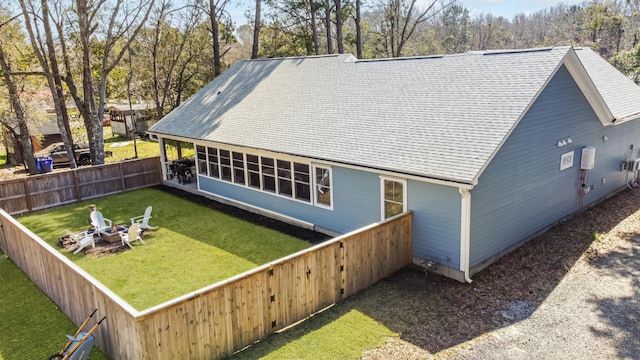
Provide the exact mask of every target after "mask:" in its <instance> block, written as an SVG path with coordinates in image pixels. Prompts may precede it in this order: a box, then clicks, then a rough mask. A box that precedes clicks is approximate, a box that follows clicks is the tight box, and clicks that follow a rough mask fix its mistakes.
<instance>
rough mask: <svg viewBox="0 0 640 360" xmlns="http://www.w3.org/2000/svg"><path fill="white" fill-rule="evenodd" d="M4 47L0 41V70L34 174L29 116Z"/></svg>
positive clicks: (28, 163) (5, 23)
mask: <svg viewBox="0 0 640 360" xmlns="http://www.w3.org/2000/svg"><path fill="white" fill-rule="evenodd" d="M16 18H18V16H14V17H12V18H11V19H9V20H7V21H5V22H4V23H2V24H0V30H3V29H2V28H3V27H4V26H5V25H7V24H8V23H9V22H10V21H12V20H14V19H16ZM0 40H1V39H0ZM3 47H4V44H3V43H2V42H1V41H0V70H2V75H3V77H4V82H5V84H6V86H7V89H8V90H9V100H10V102H11V107H12V108H13V111H14V113H15V116H16V120H17V123H18V129H19V130H20V135H19V137H18V138H19V139H20V148H21V149H22V155H23V157H22V159H23V161H24V162H26V164H27V170H28V171H29V174H31V175H33V174H36V173H37V172H38V169H37V166H36V160H35V157H34V155H33V144H32V143H31V135H30V134H29V127H28V126H27V118H26V116H25V112H24V109H23V108H22V103H21V102H20V94H19V93H18V89H17V87H16V82H15V80H14V78H13V74H12V72H11V69H10V67H9V63H8V61H7V58H6V56H5V53H4V50H3ZM8 128H9V129H11V131H13V129H12V128H11V127H10V126H8ZM14 135H15V134H14Z"/></svg>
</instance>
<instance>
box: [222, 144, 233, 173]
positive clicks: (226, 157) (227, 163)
mask: <svg viewBox="0 0 640 360" xmlns="http://www.w3.org/2000/svg"><path fill="white" fill-rule="evenodd" d="M220 178H221V179H222V180H226V181H231V180H232V175H231V152H230V151H229V150H222V149H220Z"/></svg>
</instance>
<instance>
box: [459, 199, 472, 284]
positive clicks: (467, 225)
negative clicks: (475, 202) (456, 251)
mask: <svg viewBox="0 0 640 360" xmlns="http://www.w3.org/2000/svg"><path fill="white" fill-rule="evenodd" d="M458 190H459V191H460V271H462V272H464V280H465V281H466V282H468V283H471V282H473V280H471V278H470V277H469V253H470V247H471V193H470V192H469V189H466V188H462V187H460V188H458Z"/></svg>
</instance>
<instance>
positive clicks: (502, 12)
mask: <svg viewBox="0 0 640 360" xmlns="http://www.w3.org/2000/svg"><path fill="white" fill-rule="evenodd" d="M0 1H2V0H0ZM365 1H366V2H372V1H368V0H365ZM458 1H460V2H461V3H462V4H463V5H464V6H465V7H466V8H467V9H469V12H470V14H471V16H473V15H477V14H480V13H491V14H493V15H494V16H503V17H505V18H507V19H511V18H513V16H515V15H517V14H520V13H525V14H531V13H534V12H536V11H538V10H542V9H546V8H549V7H551V6H553V5H557V4H559V3H561V2H563V3H565V4H569V5H573V4H579V3H582V2H583V1H584V0H566V1H558V0H458ZM254 2H255V0H231V1H229V4H228V5H227V8H226V9H227V11H228V12H229V13H230V14H231V17H232V19H233V21H234V22H235V23H236V26H240V25H243V24H246V23H247V18H246V16H245V10H246V9H247V8H249V7H250V6H251V5H249V4H253V3H254ZM420 2H424V3H425V4H426V3H427V2H430V0H418V3H420Z"/></svg>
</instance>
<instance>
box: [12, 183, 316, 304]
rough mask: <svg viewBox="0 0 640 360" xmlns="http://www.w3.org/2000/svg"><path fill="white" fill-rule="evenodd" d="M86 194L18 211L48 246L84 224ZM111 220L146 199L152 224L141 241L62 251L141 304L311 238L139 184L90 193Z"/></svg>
mask: <svg viewBox="0 0 640 360" xmlns="http://www.w3.org/2000/svg"><path fill="white" fill-rule="evenodd" d="M89 203H90V202H89V201H85V202H81V203H75V204H70V205H66V206H61V207H58V208H55V209H51V210H46V211H42V212H38V213H34V214H31V215H27V216H22V217H19V218H18V220H19V221H20V222H21V223H22V224H24V225H25V226H27V227H28V228H29V229H31V230H32V231H33V232H35V233H36V234H38V235H39V236H40V237H41V238H42V239H44V240H45V241H46V242H48V243H49V244H51V245H54V246H56V242H57V240H58V238H60V237H61V236H63V235H64V234H65V233H66V232H67V231H71V232H77V231H80V230H83V229H86V228H87V227H88V215H89V212H88V209H87V207H88V205H89ZM91 203H94V204H96V205H97V207H98V210H100V211H101V212H102V213H103V215H104V217H105V218H109V219H111V220H113V221H114V223H117V224H124V223H129V222H130V221H129V218H131V217H133V216H137V215H142V213H143V212H144V209H145V208H146V206H148V205H152V206H153V213H152V219H151V221H150V222H149V223H150V224H151V225H153V226H157V227H158V229H157V230H155V231H152V232H150V233H148V234H146V235H145V237H144V241H145V242H146V245H142V244H141V243H139V242H135V243H134V249H132V250H127V251H123V252H121V253H117V254H109V255H107V256H101V257H94V256H87V255H84V254H83V253H80V254H78V255H74V254H71V253H70V252H68V251H66V250H62V249H61V251H62V252H63V253H65V254H66V256H68V257H69V258H70V259H72V260H73V261H74V262H75V263H76V264H78V265H79V266H80V267H82V268H83V269H85V270H86V271H87V272H89V273H90V274H92V275H93V276H95V277H96V278H97V279H98V280H99V281H101V282H102V283H103V284H105V285H106V286H107V287H109V288H110V289H111V290H113V291H114V292H115V293H116V294H118V295H119V296H120V297H122V298H123V299H124V300H126V301H127V302H128V303H129V304H131V305H132V306H133V307H134V308H136V309H139V310H143V309H146V308H148V307H151V306H154V305H158V304H160V303H162V302H164V301H167V300H170V299H173V298H175V297H178V296H180V295H184V294H186V293H188V292H191V291H194V290H197V289H199V288H201V287H204V286H206V285H210V284H213V283H215V282H217V281H220V280H223V279H226V278H228V277H231V276H233V275H237V274H239V273H242V272H244V271H246V270H249V269H251V268H254V267H256V266H259V265H262V264H265V263H267V262H269V261H273V260H276V259H278V258H280V257H283V256H285V255H289V254H292V253H294V252H297V251H299V250H302V249H305V248H307V247H310V246H311V244H310V243H308V242H306V241H303V240H300V239H297V238H294V237H291V236H288V235H285V234H282V233H279V232H277V231H274V230H271V229H267V228H264V227H261V226H257V225H255V224H251V223H248V222H246V221H244V220H241V219H238V218H236V217H233V216H231V215H228V214H226V213H222V212H219V211H216V210H213V209H211V208H208V207H205V206H203V205H198V204H195V203H193V202H191V201H188V200H185V199H182V198H179V197H176V196H174V195H171V194H168V193H166V192H163V191H161V190H157V189H142V190H136V191H131V192H127V193H123V194H118V195H113V196H108V197H104V198H100V199H95V200H92V201H91Z"/></svg>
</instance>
